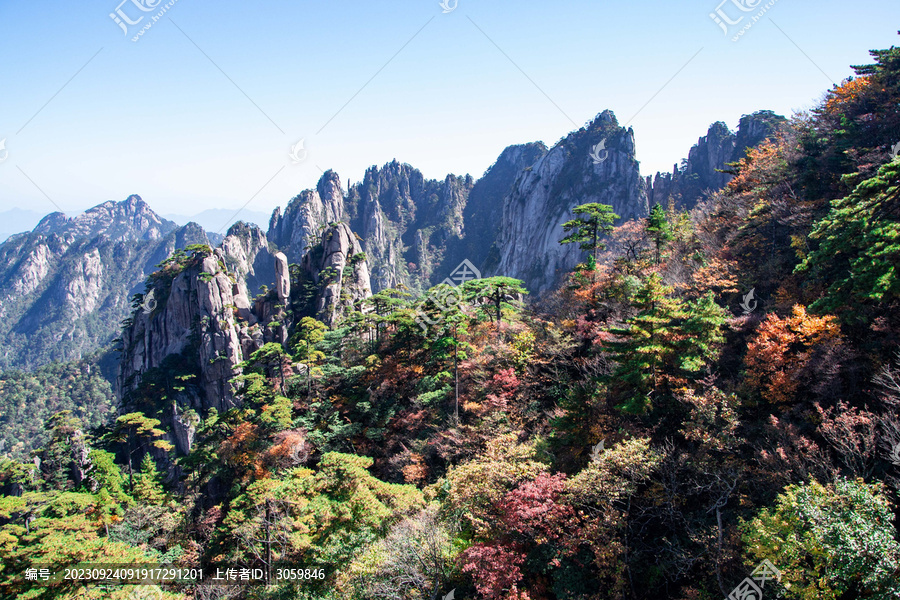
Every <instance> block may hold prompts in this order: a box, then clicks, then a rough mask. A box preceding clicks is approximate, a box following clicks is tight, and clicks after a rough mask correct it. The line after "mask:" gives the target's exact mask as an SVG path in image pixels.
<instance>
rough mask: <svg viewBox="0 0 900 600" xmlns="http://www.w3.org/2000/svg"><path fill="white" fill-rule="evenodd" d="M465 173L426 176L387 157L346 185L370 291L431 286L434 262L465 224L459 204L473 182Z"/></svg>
mask: <svg viewBox="0 0 900 600" xmlns="http://www.w3.org/2000/svg"><path fill="white" fill-rule="evenodd" d="M474 183H475V182H474V180H473V179H472V178H471V177H470V176H461V177H460V176H455V175H448V176H447V177H445V178H444V179H443V180H434V179H426V178H425V177H424V175H422V173H421V172H420V171H418V170H417V169H415V168H413V167H411V166H410V165H407V164H402V163H399V162H397V161H396V160H395V161H392V162H390V163H388V164H386V165H384V166H383V167H382V168H380V169H379V168H378V167H371V168H370V169H368V170H367V171H366V174H365V177H364V178H363V180H362V181H361V182H359V183H357V184H354V185H353V186H351V187H350V190H349V192H348V196H347V202H346V205H347V209H348V210H347V213H348V217H349V224H350V228H351V230H352V231H355V232H358V233H359V234H360V235H361V236H362V238H363V240H364V249H365V252H366V255H367V257H368V260H369V267H370V268H371V275H372V287H373V289H374V290H375V291H379V290H382V289H385V288H389V287H393V286H395V285H397V284H399V283H403V284H406V285H408V286H410V287H411V288H413V289H426V288H428V287H430V278H431V275H432V272H433V270H434V268H435V267H436V266H437V265H439V264H441V262H442V260H443V257H444V254H445V253H446V252H447V248H448V246H449V244H450V243H451V242H452V241H453V240H455V239H458V237H459V236H460V235H461V234H462V231H463V229H464V224H463V210H464V208H465V206H466V203H467V201H468V196H469V192H470V191H471V189H472V187H473V186H474Z"/></svg>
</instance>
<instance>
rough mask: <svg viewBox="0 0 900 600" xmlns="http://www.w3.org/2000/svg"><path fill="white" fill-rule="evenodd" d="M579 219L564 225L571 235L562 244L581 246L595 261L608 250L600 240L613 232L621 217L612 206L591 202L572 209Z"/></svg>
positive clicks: (561, 241)
mask: <svg viewBox="0 0 900 600" xmlns="http://www.w3.org/2000/svg"><path fill="white" fill-rule="evenodd" d="M572 213H573V214H575V215H579V218H577V219H574V220H572V221H568V222H566V223H563V226H562V227H563V229H564V230H566V231H570V232H571V233H570V234H569V235H567V236H566V237H564V238H563V239H562V240H560V243H561V244H579V246H578V247H579V248H581V249H582V250H585V251H587V252H590V253H591V256H592V257H593V259H594V261H595V262H596V260H597V254H598V253H599V252H600V251H601V250H604V249H605V248H606V245H605V244H604V243H603V242H601V241H600V238H601V237H602V236H604V235H607V234H609V233H610V232H611V231H612V230H613V223H614V222H615V220H616V219H618V218H619V215H617V214H616V213H614V212H613V209H612V206H609V205H607V204H600V203H598V202H590V203H588V204H582V205H580V206H576V207H575V208H573V209H572Z"/></svg>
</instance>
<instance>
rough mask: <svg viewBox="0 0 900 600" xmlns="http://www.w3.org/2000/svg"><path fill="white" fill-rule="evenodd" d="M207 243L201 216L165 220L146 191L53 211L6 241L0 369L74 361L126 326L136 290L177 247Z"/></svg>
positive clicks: (1, 257) (0, 260)
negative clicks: (79, 210)
mask: <svg viewBox="0 0 900 600" xmlns="http://www.w3.org/2000/svg"><path fill="white" fill-rule="evenodd" d="M198 243H199V244H206V243H208V240H207V238H206V235H205V233H204V232H203V230H202V228H200V227H199V226H198V225H196V224H195V223H189V224H188V225H186V226H184V227H180V228H179V227H177V226H176V225H175V224H174V223H171V222H169V221H165V220H164V219H160V218H159V217H158V216H157V215H156V214H155V213H154V212H153V211H152V210H150V208H149V207H148V206H147V204H146V203H145V202H143V201H142V200H141V199H140V198H139V197H138V196H132V197H130V198H128V199H127V200H124V201H122V202H105V203H103V204H100V205H98V206H96V207H94V208H92V209H90V210H87V211H85V212H84V213H83V214H81V215H79V216H77V217H75V218H69V217H67V216H66V215H64V214H62V213H53V214H51V215H48V216H47V217H45V218H44V219H43V220H42V221H41V222H40V223H39V224H38V226H37V227H35V229H34V230H33V231H32V232H30V233H26V234H21V235H17V236H14V237H12V238H10V239H8V240H7V241H6V242H5V243H3V244H0V368H9V367H18V368H31V367H35V366H39V365H41V364H46V363H48V362H52V361H62V360H73V359H77V358H79V357H81V356H82V355H83V354H84V353H88V352H93V351H95V350H97V349H98V348H100V347H102V346H104V345H107V344H109V343H110V341H111V340H112V339H113V338H115V337H116V336H117V335H118V333H119V327H118V324H119V323H120V322H121V320H122V319H124V318H125V317H126V316H127V315H128V313H129V311H130V306H129V297H130V296H131V294H132V293H133V292H134V291H137V290H138V289H142V288H143V283H144V280H145V279H146V277H147V276H148V275H149V274H150V273H151V272H152V271H153V270H154V269H155V266H156V265H157V264H158V263H160V262H161V261H163V260H165V258H166V257H167V256H169V254H171V253H172V252H173V251H174V250H175V249H176V248H183V247H185V246H188V245H191V244H198Z"/></svg>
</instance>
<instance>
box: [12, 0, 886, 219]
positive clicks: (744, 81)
mask: <svg viewBox="0 0 900 600" xmlns="http://www.w3.org/2000/svg"><path fill="white" fill-rule="evenodd" d="M119 1H120V0H80V1H79V2H78V3H68V2H54V1H45V2H33V1H26V0H0V53H2V56H3V57H4V60H2V61H0V140H5V149H0V160H2V162H0V212H2V211H4V210H7V209H12V208H20V209H24V210H31V211H37V212H40V213H49V212H52V211H54V210H64V211H67V212H72V211H79V210H84V209H86V208H88V207H91V206H94V205H96V204H99V203H101V202H104V201H107V200H123V199H125V198H126V197H127V196H129V195H130V194H139V195H141V197H142V198H144V200H146V201H147V202H148V203H149V204H150V205H151V207H152V208H153V209H154V210H156V211H157V212H158V213H160V214H181V215H193V214H196V213H199V212H201V211H204V210H207V209H211V208H217V209H229V210H231V209H233V210H234V211H239V210H240V209H242V208H244V207H246V209H247V210H253V211H263V212H268V211H271V210H272V209H273V208H274V207H275V206H278V205H281V206H284V205H285V204H287V202H288V201H289V200H290V199H291V198H293V197H294V196H296V195H297V194H298V193H299V192H301V191H302V190H304V189H307V188H312V187H314V186H315V184H316V182H317V180H318V179H319V177H320V176H321V174H322V172H323V171H325V170H328V169H333V170H334V171H336V172H337V173H338V174H339V175H340V176H341V180H342V182H343V183H344V186H345V188H346V186H347V184H348V182H354V181H358V180H360V179H361V178H362V176H363V174H364V172H365V170H366V168H368V167H370V166H373V165H383V164H385V163H386V162H389V161H391V160H393V159H397V160H399V161H401V162H406V163H409V164H411V165H413V166H414V167H416V168H418V169H420V170H421V171H422V172H423V173H424V174H425V176H426V177H430V178H440V179H442V178H443V177H445V176H446V175H447V174H448V173H454V174H458V175H462V174H465V173H469V174H471V175H473V176H474V177H479V176H481V175H482V174H483V173H484V171H485V170H486V169H487V168H488V167H490V165H491V164H492V163H493V162H494V160H496V158H497V156H498V155H499V154H500V153H501V152H502V150H503V149H504V148H505V147H506V146H509V145H511V144H518V143H525V142H531V141H537V140H541V141H543V142H544V143H546V144H547V145H552V144H554V143H556V142H557V141H558V140H559V139H561V138H562V137H564V136H565V135H567V134H568V133H569V132H571V131H573V130H576V129H578V128H579V127H581V126H583V125H584V124H585V123H587V122H589V121H591V120H592V119H593V118H594V117H595V116H596V115H597V114H598V113H600V112H602V111H603V110H605V109H610V110H612V111H613V112H615V114H616V116H617V117H618V120H619V123H620V124H622V125H627V126H629V127H632V128H633V129H634V133H635V139H636V146H637V159H638V160H639V161H640V162H641V172H642V173H643V174H645V175H646V174H653V173H655V172H656V171H658V170H671V168H672V165H673V164H674V163H676V162H678V161H679V160H680V159H681V158H683V157H685V156H686V155H687V152H688V150H689V149H690V147H691V146H692V145H693V144H695V143H696V142H697V139H698V138H699V137H700V136H702V135H704V134H705V133H706V130H707V129H708V127H709V125H710V124H711V123H712V122H714V121H723V122H725V123H726V124H727V125H728V126H729V127H731V128H732V129H734V128H736V127H737V123H738V120H739V118H740V117H741V115H743V114H748V113H751V112H754V111H756V110H760V109H770V110H774V111H776V112H778V113H781V114H784V115H790V114H792V113H793V112H795V111H798V110H805V109H809V108H811V107H813V106H814V105H815V104H816V103H817V102H818V100H819V99H820V98H821V97H822V94H823V93H824V92H825V91H826V90H827V89H829V88H830V87H831V86H832V85H833V84H834V83H838V82H840V81H841V80H842V79H844V78H845V77H847V76H849V75H851V74H852V70H851V69H850V65H854V64H866V63H869V62H871V60H870V57H869V54H868V50H869V49H871V48H886V47H889V46H891V45H897V44H898V42H900V38H898V35H897V30H898V29H900V2H896V1H895V0H880V1H873V0H857V1H855V2H854V3H852V4H850V3H846V2H839V1H837V0H820V1H818V2H815V3H811V2H799V1H797V0H767V1H763V0H725V1H724V2H723V3H722V4H718V2H720V1H721V0H686V1H680V2H677V3H676V2H658V1H655V0H654V1H649V0H645V1H640V2H637V1H630V2H609V1H602V0H601V1H597V0H594V1H583V0H568V1H566V2H536V1H531V0H521V1H518V2H509V1H507V2H501V1H499V0H496V1H495V0H444V5H443V6H442V5H441V4H440V3H439V1H438V0H394V1H392V2H376V1H365V2H361V1H356V0H344V1H341V2H326V1H323V0H273V1H260V2H256V3H248V2H236V1H233V0H219V1H217V2H199V1H197V0H125V1H124V2H123V3H122V4H118V2H119ZM445 11H446V12H445ZM760 13H762V15H761V16H760V17H759V18H758V19H757V20H756V21H753V20H752V19H753V18H754V16H758V15H760ZM711 14H713V15H717V18H719V19H720V20H722V18H724V19H726V20H728V21H732V22H737V21H738V19H740V18H742V20H741V21H740V22H737V23H736V24H735V25H728V24H727V23H725V21H724V20H723V21H722V23H723V25H722V26H720V25H718V24H717V23H716V22H715V21H714V19H713V18H712V17H711V16H710V15H711ZM111 15H114V16H115V17H116V18H117V19H118V20H120V21H121V22H122V24H121V26H120V25H119V24H117V23H116V21H115V20H114V19H113V18H112V17H111ZM154 17H158V19H157V20H156V21H155V22H154V21H153V18H154ZM139 19H140V20H139ZM126 21H132V22H135V23H136V24H134V25H131V24H128V23H127V22H126ZM148 24H149V25H150V27H149V28H145V27H146V26H147V25H148ZM748 24H749V25H750V28H749V29H746V30H745V31H744V34H743V35H742V36H741V37H739V38H738V40H737V41H732V38H733V36H735V35H736V34H737V32H738V31H739V30H741V28H742V27H745V26H746V25H748ZM142 28H145V29H144V30H143V34H141V35H140V36H139V37H135V36H137V34H138V32H139V31H141V30H142ZM134 39H136V40H137V41H133V40H134ZM301 140H302V149H301V147H300V146H299V145H298V143H299V142H300V141H301ZM292 151H293V155H292ZM237 218H240V217H239V216H237ZM226 225H227V223H223V228H224V227H225V226H226Z"/></svg>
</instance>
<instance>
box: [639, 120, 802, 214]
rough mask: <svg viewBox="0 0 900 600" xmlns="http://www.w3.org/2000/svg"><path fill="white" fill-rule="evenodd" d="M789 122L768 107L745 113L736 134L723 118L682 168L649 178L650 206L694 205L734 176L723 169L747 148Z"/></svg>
mask: <svg viewBox="0 0 900 600" xmlns="http://www.w3.org/2000/svg"><path fill="white" fill-rule="evenodd" d="M786 123H787V120H786V119H785V118H784V117H782V116H779V115H776V114H775V113H773V112H772V111H768V110H764V111H758V112H755V113H753V114H751V115H744V116H742V117H741V120H740V123H739V125H738V130H737V132H736V133H734V132H732V131H731V130H730V129H728V126H727V125H725V123H722V122H721V121H717V122H716V123H713V124H712V125H710V127H709V131H708V132H707V134H706V135H705V136H703V137H701V138H700V139H699V140H698V141H697V143H696V144H695V145H694V146H693V147H692V148H691V150H690V152H688V157H687V159H686V160H684V161H683V162H682V165H681V166H680V167H679V165H677V164H676V165H675V166H674V167H673V169H672V172H671V173H657V174H656V176H655V177H653V178H651V177H649V176H648V177H647V180H646V187H647V190H648V198H649V200H650V205H651V206H652V205H654V204H661V205H663V206H667V205H668V204H669V201H670V200H671V201H673V202H674V203H675V205H676V206H678V207H680V208H687V209H690V208H693V207H694V206H696V205H697V203H698V202H700V201H702V200H703V199H705V198H706V197H707V196H709V194H710V193H711V192H715V191H718V190H720V189H722V188H723V187H725V185H726V184H727V183H728V182H729V181H731V178H732V176H731V175H730V174H728V173H723V172H722V170H723V169H726V168H727V165H728V163H731V162H737V161H738V160H740V159H741V158H744V156H745V154H746V151H747V149H748V148H752V147H755V146H757V145H759V144H760V143H761V142H763V141H764V140H765V139H767V138H769V137H772V136H774V135H776V134H777V133H778V131H779V129H781V128H782V127H784V126H785V124H786Z"/></svg>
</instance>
